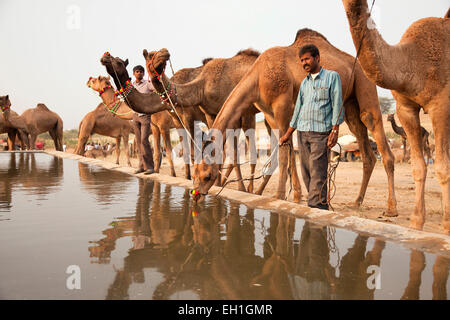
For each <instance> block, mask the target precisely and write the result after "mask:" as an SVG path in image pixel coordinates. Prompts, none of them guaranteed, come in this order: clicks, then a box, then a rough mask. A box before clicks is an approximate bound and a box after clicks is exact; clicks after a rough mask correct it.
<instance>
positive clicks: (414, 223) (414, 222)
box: [409, 216, 425, 230]
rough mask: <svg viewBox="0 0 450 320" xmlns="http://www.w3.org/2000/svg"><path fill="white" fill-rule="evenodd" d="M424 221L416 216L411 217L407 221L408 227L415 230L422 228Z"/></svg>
mask: <svg viewBox="0 0 450 320" xmlns="http://www.w3.org/2000/svg"><path fill="white" fill-rule="evenodd" d="M424 223H425V221H424V220H423V219H422V218H420V217H417V216H412V217H411V222H410V223H409V227H410V228H412V229H416V230H422V229H423V225H424Z"/></svg>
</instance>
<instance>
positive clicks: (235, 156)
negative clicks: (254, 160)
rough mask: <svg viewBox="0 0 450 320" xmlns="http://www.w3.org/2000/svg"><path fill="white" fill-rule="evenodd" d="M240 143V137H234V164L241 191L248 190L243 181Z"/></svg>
mask: <svg viewBox="0 0 450 320" xmlns="http://www.w3.org/2000/svg"><path fill="white" fill-rule="evenodd" d="M238 143H239V139H238V137H234V161H233V165H234V170H235V172H236V179H237V180H238V182H237V183H238V190H239V191H246V189H245V185H244V182H242V173H241V165H240V164H239V159H238ZM226 178H228V177H226Z"/></svg>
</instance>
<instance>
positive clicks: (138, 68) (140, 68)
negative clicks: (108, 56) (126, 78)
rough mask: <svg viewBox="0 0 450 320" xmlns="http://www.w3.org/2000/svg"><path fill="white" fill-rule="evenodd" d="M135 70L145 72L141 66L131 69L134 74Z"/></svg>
mask: <svg viewBox="0 0 450 320" xmlns="http://www.w3.org/2000/svg"><path fill="white" fill-rule="evenodd" d="M136 70H139V71H142V72H145V70H144V67H143V66H141V65H137V66H136V67H134V68H133V72H135V71H136Z"/></svg>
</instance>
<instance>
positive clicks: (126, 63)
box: [124, 59, 128, 67]
mask: <svg viewBox="0 0 450 320" xmlns="http://www.w3.org/2000/svg"><path fill="white" fill-rule="evenodd" d="M124 63H125V67H126V66H127V65H128V59H127V60H125V62H124Z"/></svg>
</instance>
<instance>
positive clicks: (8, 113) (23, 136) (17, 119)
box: [0, 95, 30, 150]
mask: <svg viewBox="0 0 450 320" xmlns="http://www.w3.org/2000/svg"><path fill="white" fill-rule="evenodd" d="M0 107H1V110H2V118H1V120H2V123H3V125H2V126H3V128H4V129H3V130H4V132H8V130H9V131H10V133H9V132H8V150H14V145H15V136H16V135H13V133H14V132H15V131H16V130H17V131H18V133H19V139H20V140H21V146H22V149H23V150H25V149H30V141H29V139H28V134H29V129H28V125H27V123H26V121H25V119H23V118H22V117H21V116H19V115H18V114H17V113H16V112H15V111H14V110H11V101H10V100H9V95H6V96H1V97H0ZM8 128H10V129H8Z"/></svg>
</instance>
